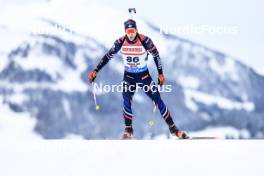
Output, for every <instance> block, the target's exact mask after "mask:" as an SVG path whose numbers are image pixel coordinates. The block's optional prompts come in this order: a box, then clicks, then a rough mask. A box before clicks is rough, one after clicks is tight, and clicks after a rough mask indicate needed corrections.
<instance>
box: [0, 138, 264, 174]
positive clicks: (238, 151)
mask: <svg viewBox="0 0 264 176" xmlns="http://www.w3.org/2000/svg"><path fill="white" fill-rule="evenodd" d="M263 148H264V141H262V140H240V141H238V140H200V141H197V140H194V141H184V140H162V141H160V140H131V141H122V140H101V141H100V140H98V141H96V140H94V141H87V140H39V141H32V140H31V141H24V142H19V143H18V142H17V141H12V142H10V141H9V142H7V141H1V145H0V156H1V157H0V166H1V170H0V174H1V175H3V176H15V175H26V176H36V175H38V176H47V175H48V176H58V175H63V176H90V175H100V176H104V175H105V176H110V175H113V176H124V175H125V176H136V175H151V176H159V175H161V176H211V175H213V176H236V175H237V176H248V175H253V176H262V175H263V161H264V159H263V158H264V152H263Z"/></svg>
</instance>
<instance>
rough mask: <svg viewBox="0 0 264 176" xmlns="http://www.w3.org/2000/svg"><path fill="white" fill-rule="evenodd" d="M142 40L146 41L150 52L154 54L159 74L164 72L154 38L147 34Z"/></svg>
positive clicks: (145, 43)
mask: <svg viewBox="0 0 264 176" xmlns="http://www.w3.org/2000/svg"><path fill="white" fill-rule="evenodd" d="M142 42H143V43H144V45H145V47H146V49H147V50H148V52H150V54H151V55H152V56H153V58H154V62H155V64H156V67H157V70H158V73H159V75H161V74H163V71H162V65H161V59H160V56H159V52H158V49H157V48H156V46H155V45H154V43H153V42H152V40H151V39H150V38H149V37H147V36H145V37H144V39H143V41H142Z"/></svg>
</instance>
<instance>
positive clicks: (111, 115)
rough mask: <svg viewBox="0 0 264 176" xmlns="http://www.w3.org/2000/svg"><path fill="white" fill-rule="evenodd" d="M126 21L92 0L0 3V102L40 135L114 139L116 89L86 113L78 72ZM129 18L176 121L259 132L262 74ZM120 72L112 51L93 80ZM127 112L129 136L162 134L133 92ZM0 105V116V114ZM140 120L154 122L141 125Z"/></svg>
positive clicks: (111, 79) (87, 96) (119, 123)
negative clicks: (146, 39) (153, 51)
mask: <svg viewBox="0 0 264 176" xmlns="http://www.w3.org/2000/svg"><path fill="white" fill-rule="evenodd" d="M127 18H128V15H127V14H126V13H125V11H124V12H119V11H116V10H115V9H112V8H110V7H108V6H106V5H104V4H102V3H100V2H97V1H84V0H78V1H73V0H70V1H67V2H65V1H62V0H55V1H47V2H46V1H43V2H42V1H40V2H36V3H33V2H31V3H30V4H24V5H22V4H20V5H19V6H14V4H13V5H12V6H10V7H8V8H6V9H5V10H4V11H3V12H2V15H1V17H0V19H1V20H0V22H1V23H0V36H1V39H2V40H1V42H0V57H1V58H0V97H1V100H2V104H1V105H0V106H2V107H6V106H9V108H10V109H11V110H12V111H14V112H16V114H17V115H19V114H25V113H28V114H29V115H30V116H31V117H32V118H34V119H35V120H36V123H35V127H34V130H35V131H36V132H37V133H38V134H40V135H41V136H42V137H44V138H64V137H67V136H68V135H72V134H74V135H80V136H82V137H84V138H87V139H101V138H110V139H112V138H119V136H120V134H121V133H122V130H123V118H122V97H121V95H120V94H119V93H107V94H106V93H101V94H99V95H98V97H97V100H98V103H99V104H100V106H101V109H100V110H99V111H96V110H95V107H94V102H93V94H92V90H91V89H90V87H89V85H88V84H87V81H86V75H87V73H88V72H89V71H90V70H92V69H93V68H94V67H95V66H96V65H97V63H98V62H99V59H100V58H101V57H102V56H103V55H104V53H105V52H106V51H107V50H108V48H110V47H111V45H112V44H113V42H114V40H115V39H117V38H118V37H120V36H122V35H123V21H124V20H125V19H127ZM136 20H137V23H138V26H139V31H140V32H141V33H144V34H146V35H148V36H150V37H151V38H152V39H153V41H154V43H155V44H156V45H157V47H158V48H159V51H160V53H161V57H162V63H163V67H164V72H165V75H166V77H167V84H171V85H172V90H173V91H172V92H171V93H162V97H163V99H164V101H165V103H166V104H167V105H168V107H169V109H170V111H171V113H172V115H173V117H174V119H175V121H176V123H177V125H178V126H179V127H180V128H182V129H186V130H188V131H201V130H204V129H207V128H215V127H221V128H222V127H228V128H231V127H232V128H233V129H237V130H239V131H241V130H243V131H246V133H247V134H249V135H246V137H251V138H263V135H264V109H263V107H264V93H263V88H264V77H263V76H261V75H258V74H257V73H256V72H255V71H254V70H253V69H251V68H249V67H247V66H246V65H244V64H242V63H240V62H238V61H237V60H236V59H235V58H232V57H230V56H228V55H226V54H224V53H221V52H219V51H214V50H211V49H209V48H207V47H205V46H202V45H200V44H197V43H194V42H192V41H188V40H185V39H183V38H180V37H178V36H172V35H161V34H160V33H159V29H158V28H157V26H154V25H152V23H151V22H150V21H145V20H143V19H142V18H137V19H136ZM149 67H150V70H151V74H152V75H153V78H155V77H157V73H156V70H155V66H154V63H153V61H152V60H151V58H150V59H149ZM122 72H123V67H122V60H121V58H120V56H117V57H116V58H114V59H112V60H111V62H110V63H109V64H108V65H107V66H106V67H105V68H104V69H103V70H102V71H101V72H100V73H99V75H98V78H97V80H96V81H97V82H98V83H103V84H119V83H120V82H121V81H122V74H123V73H122ZM133 109H134V113H135V119H134V128H135V133H136V134H135V135H136V136H137V137H138V138H144V137H145V138H146V137H147V136H150V137H154V136H157V135H160V134H167V133H168V129H167V127H166V125H165V123H164V122H163V120H162V119H161V116H160V114H159V113H158V112H156V113H153V112H152V102H151V101H150V100H149V99H148V98H147V96H145V95H144V94H143V93H138V94H137V95H136V96H135V100H134V104H133ZM0 112H1V117H0V118H7V117H4V116H5V114H4V113H2V112H3V111H0ZM143 114H144V115H143ZM150 120H152V121H155V125H151V126H150V125H149V123H148V122H149V121H150ZM0 122H3V121H0ZM0 125H1V124H0ZM243 134H244V132H243V133H241V135H242V136H241V137H243ZM244 137H245V136H244Z"/></svg>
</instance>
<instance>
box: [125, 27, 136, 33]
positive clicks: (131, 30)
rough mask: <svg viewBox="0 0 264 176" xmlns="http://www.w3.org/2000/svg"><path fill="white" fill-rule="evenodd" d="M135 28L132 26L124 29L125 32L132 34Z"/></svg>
mask: <svg viewBox="0 0 264 176" xmlns="http://www.w3.org/2000/svg"><path fill="white" fill-rule="evenodd" d="M136 31H137V30H136V29H134V28H128V29H127V30H126V33H127V34H132V33H135V32H136Z"/></svg>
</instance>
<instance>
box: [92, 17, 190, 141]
mask: <svg viewBox="0 0 264 176" xmlns="http://www.w3.org/2000/svg"><path fill="white" fill-rule="evenodd" d="M124 27H125V33H126V35H125V36H123V37H121V38H119V39H118V40H116V41H115V42H114V45H113V47H112V48H111V49H110V50H109V51H108V52H107V53H106V54H105V55H104V57H103V58H102V59H101V61H100V63H99V64H98V65H97V67H96V68H95V69H94V70H93V71H91V72H90V73H89V75H88V80H89V82H90V83H92V82H93V81H94V79H95V78H96V75H97V73H98V72H99V71H100V70H101V69H102V67H103V66H105V65H106V64H107V63H108V61H109V60H110V59H111V58H112V57H113V56H114V55H115V54H116V53H118V52H119V51H120V50H121V54H122V58H123V61H124V66H125V72H124V78H123V92H122V95H123V116H124V121H125V129H124V133H123V139H131V138H132V137H133V127H132V119H133V113H132V109H131V103H132V97H133V95H134V93H135V90H136V88H135V85H137V84H140V85H143V86H152V85H155V83H154V81H152V78H151V76H150V74H149V71H148V67H147V61H146V60H147V59H146V58H147V56H148V53H151V54H152V56H153V58H154V62H155V65H156V67H157V69H158V74H159V77H158V81H159V83H158V84H159V85H160V86H162V85H164V82H165V77H164V75H163V71H162V65H161V60H160V56H159V52H158V50H157V48H156V46H155V45H154V44H153V42H152V40H151V39H150V38H149V37H147V36H145V35H143V34H139V33H138V31H137V25H136V22H135V21H134V20H133V19H129V20H127V21H126V22H125V23H124ZM130 86H131V87H132V88H131V87H130ZM156 88H157V87H156ZM145 93H146V94H147V96H148V97H150V98H151V100H152V101H154V103H155V104H156V105H157V107H158V108H159V111H160V113H161V115H162V117H163V119H164V120H165V122H166V123H167V125H168V127H169V130H170V133H171V134H172V135H176V136H177V137H178V138H180V139H188V138H189V136H188V135H187V134H186V133H185V132H183V131H181V130H179V129H178V128H177V127H176V125H175V123H174V122H173V119H172V117H171V114H170V112H169V110H168V108H167V106H166V105H165V104H164V102H163V101H162V99H161V97H160V93H159V91H158V90H153V89H148V90H147V91H145Z"/></svg>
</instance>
